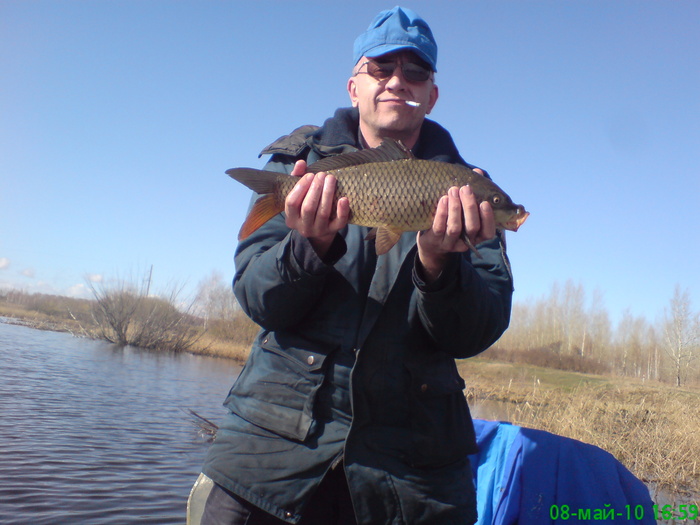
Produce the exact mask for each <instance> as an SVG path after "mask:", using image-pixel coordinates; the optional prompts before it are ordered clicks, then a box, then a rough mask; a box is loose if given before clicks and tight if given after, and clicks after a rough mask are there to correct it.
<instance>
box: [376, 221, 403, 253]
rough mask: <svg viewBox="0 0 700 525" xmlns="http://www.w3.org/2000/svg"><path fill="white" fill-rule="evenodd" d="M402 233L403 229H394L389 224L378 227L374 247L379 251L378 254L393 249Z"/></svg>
mask: <svg viewBox="0 0 700 525" xmlns="http://www.w3.org/2000/svg"><path fill="white" fill-rule="evenodd" d="M402 233H403V232H402V231H397V230H392V229H390V228H388V227H387V226H380V227H379V228H377V236H376V239H375V240H374V248H375V250H376V251H377V255H384V254H385V253H387V252H388V251H389V250H391V249H392V248H393V247H394V245H395V244H396V243H397V242H399V239H400V238H401V234H402Z"/></svg>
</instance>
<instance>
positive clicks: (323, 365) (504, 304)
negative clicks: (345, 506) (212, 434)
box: [203, 109, 512, 525]
mask: <svg viewBox="0 0 700 525" xmlns="http://www.w3.org/2000/svg"><path fill="white" fill-rule="evenodd" d="M358 126H359V122H358V114H357V111H356V110H354V109H341V110H338V111H337V112H336V115H335V116H334V117H333V118H331V119H329V120H328V121H326V123H325V124H324V126H323V127H322V128H320V129H317V130H315V131H312V129H311V128H304V129H301V130H300V131H298V132H297V133H295V134H292V135H291V136H289V137H283V138H282V139H280V140H278V141H277V142H276V143H275V144H273V145H272V146H271V147H269V148H268V149H266V150H265V151H264V153H272V154H273V157H272V159H271V162H270V163H269V164H268V166H267V169H273V170H280V171H286V172H289V171H291V167H292V165H293V163H294V161H295V160H296V159H298V158H306V159H307V161H308V162H309V163H311V162H313V161H314V160H316V159H318V158H321V157H324V156H328V155H335V154H340V153H344V152H348V151H353V150H355V149H357V148H359V142H358V136H357V134H358V129H359V127H358ZM413 151H414V154H415V155H416V156H417V157H418V158H424V159H434V160H441V161H445V162H455V163H464V161H463V160H462V158H461V157H460V155H459V153H458V152H457V149H456V147H455V145H454V143H453V141H452V138H451V137H450V135H449V133H448V132H447V131H446V130H444V129H443V128H442V127H440V126H439V125H437V124H436V123H434V122H432V121H428V120H426V121H425V123H424V124H423V128H422V130H421V136H420V139H419V141H418V143H417V144H416V147H415V148H414V150H413ZM367 231H368V229H367V228H363V227H359V226H354V225H350V226H348V227H347V228H345V229H344V230H342V231H341V232H340V234H339V236H338V237H337V238H336V241H335V243H334V245H333V247H332V248H331V250H330V252H329V254H328V255H327V256H326V258H325V260H321V259H319V257H318V256H317V255H316V253H315V252H314V250H313V249H312V248H311V246H310V244H309V243H308V241H307V240H306V239H304V238H303V237H301V236H300V235H299V234H298V233H297V232H295V231H290V230H289V228H287V227H286V225H285V223H284V218H283V217H282V216H281V215H280V216H277V217H276V218H274V219H272V220H271V221H269V222H268V223H266V224H265V225H263V227H261V228H260V229H259V230H258V231H256V232H255V233H254V234H253V235H251V236H250V237H249V238H247V239H245V240H244V241H242V242H240V243H239V245H238V249H237V252H236V259H235V262H236V276H235V279H234V290H235V293H236V297H237V298H238V301H239V302H240V305H241V307H242V308H243V309H244V310H245V312H246V313H247V314H248V315H249V316H250V317H251V318H252V319H253V320H254V321H255V322H257V323H258V324H259V325H260V326H261V327H262V331H261V332H260V334H259V335H258V337H257V339H256V340H255V343H254V344H253V347H252V349H251V353H250V357H249V359H248V362H247V363H246V366H245V367H244V369H243V371H242V372H241V375H240V377H239V378H238V379H237V381H236V382H235V384H234V386H233V388H232V389H231V392H230V395H229V396H228V398H227V399H226V401H225V405H226V406H227V407H228V408H229V409H230V411H231V413H230V415H229V416H228V417H227V418H226V420H225V421H224V423H223V425H222V428H221V430H220V432H219V435H218V437H217V439H216V441H215V443H214V444H213V445H212V447H211V449H210V452H209V455H208V457H207V460H206V463H205V467H204V469H203V471H204V473H205V474H207V475H208V476H209V477H211V478H212V479H213V480H214V481H215V482H217V483H219V484H220V485H222V486H224V487H226V488H228V489H229V490H231V491H233V492H235V493H237V494H239V495H240V496H242V497H243V498H245V499H247V500H248V501H250V502H251V503H253V504H255V505H257V506H259V507H261V508H263V509H265V510H266V511H268V512H270V513H272V514H274V515H276V516H278V517H280V518H282V519H285V520H287V521H289V522H292V523H295V522H296V521H298V520H299V518H300V517H301V513H302V512H303V507H304V503H305V502H306V501H307V500H308V497H309V495H310V494H311V493H312V492H313V490H314V489H315V487H316V486H317V485H318V483H320V480H321V479H322V477H323V475H324V474H325V472H327V470H328V469H330V468H334V467H335V466H336V465H338V464H341V463H340V460H341V459H342V460H343V463H342V464H341V465H343V466H344V468H345V471H346V475H347V478H348V482H349V486H350V489H351V492H352V497H353V505H354V507H355V510H356V514H357V519H358V523H362V524H373V525H376V524H382V523H397V524H399V523H408V524H412V525H413V524H422V523H425V524H431V525H435V524H451V523H455V524H457V523H460V524H462V523H471V522H472V521H474V520H475V508H476V504H475V499H474V490H473V486H472V481H471V470H470V467H469V461H468V458H467V456H468V454H470V453H473V452H475V451H476V440H475V435H474V428H473V425H472V420H471V416H470V414H469V409H468V407H467V404H466V401H465V398H464V395H463V392H462V391H463V388H464V381H463V380H462V378H461V377H460V376H459V374H458V372H457V369H456V366H455V361H454V359H455V358H463V357H470V356H473V355H476V354H478V353H479V352H481V351H483V350H484V349H486V348H487V347H488V346H490V345H491V344H492V343H493V342H494V341H496V339H498V337H500V335H501V334H502V333H503V331H504V330H505V329H506V327H507V325H508V322H509V318H510V308H511V295H512V278H511V275H510V269H509V265H508V261H507V258H506V256H505V250H504V246H503V243H502V242H501V239H500V237H499V238H496V239H493V240H491V241H488V242H485V243H482V244H481V245H480V246H479V251H480V253H481V255H482V256H483V258H482V259H474V260H472V259H471V256H470V254H469V253H466V254H462V255H459V254H454V256H453V257H452V258H451V260H450V263H449V265H448V267H447V268H446V270H445V271H444V272H443V273H442V275H441V276H440V278H439V279H438V281H437V282H435V283H433V284H431V285H427V284H426V283H424V282H423V280H422V278H421V273H420V270H419V269H418V268H417V267H416V242H415V239H416V234H415V232H412V233H405V234H404V235H403V236H402V237H401V239H400V241H399V243H398V244H397V245H396V246H395V247H394V248H393V249H391V250H390V251H389V253H387V254H386V255H383V256H380V257H378V256H377V255H376V253H375V251H374V245H373V241H369V240H366V239H365V237H366V235H367Z"/></svg>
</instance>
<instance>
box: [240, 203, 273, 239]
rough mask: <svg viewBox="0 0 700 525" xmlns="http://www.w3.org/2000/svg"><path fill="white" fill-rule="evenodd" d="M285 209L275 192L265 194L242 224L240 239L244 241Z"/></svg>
mask: <svg viewBox="0 0 700 525" xmlns="http://www.w3.org/2000/svg"><path fill="white" fill-rule="evenodd" d="M283 211H284V206H283V205H280V204H279V203H278V202H277V199H276V198H275V196H274V195H273V194H268V195H263V196H262V197H260V198H259V199H258V200H256V201H255V204H253V208H252V209H251V210H250V213H249V214H248V217H246V219H245V222H244V223H243V226H241V231H240V232H239V233H238V240H239V241H242V240H243V239H245V238H246V237H248V236H249V235H250V234H251V233H253V232H254V231H255V230H257V229H258V228H260V226H262V225H263V224H265V223H266V222H267V221H269V220H270V219H272V218H273V217H274V216H275V215H277V214H278V213H281V212H283Z"/></svg>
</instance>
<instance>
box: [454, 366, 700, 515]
mask: <svg viewBox="0 0 700 525" xmlns="http://www.w3.org/2000/svg"><path fill="white" fill-rule="evenodd" d="M459 367H460V372H461V374H462V375H463V377H464V378H465V380H466V382H467V385H468V388H467V391H466V395H467V398H468V399H469V401H470V405H472V406H474V407H476V409H477V412H478V411H479V409H480V403H483V404H485V405H486V409H487V411H492V412H495V417H496V418H498V419H502V420H506V421H510V422H512V423H514V424H517V425H520V426H524V427H530V428H536V429H541V430H546V431H548V432H552V433H554V434H559V435H562V436H567V437H570V438H573V439H577V440H580V441H583V442H586V443H590V444H592V445H595V446H598V447H600V448H602V449H605V450H607V451H608V452H610V453H611V454H613V455H614V456H615V457H616V458H617V459H618V460H620V461H621V462H622V463H623V464H624V465H625V466H626V467H627V468H629V469H630V470H631V471H632V472H633V473H634V474H635V475H636V476H637V477H639V478H640V479H642V480H643V481H644V482H645V483H647V484H648V485H650V486H655V487H659V488H660V489H661V490H663V491H665V492H666V493H670V494H673V495H674V497H675V496H677V497H678V498H679V499H682V498H689V499H691V500H693V499H695V500H697V499H698V497H699V496H700V457H699V456H698V452H699V451H700V410H698V406H699V405H700V389H689V388H684V389H680V388H675V387H670V386H665V385H661V384H650V383H648V382H647V383H644V382H642V381H639V380H631V379H623V378H618V377H608V376H597V375H592V374H580V373H575V372H563V371H560V370H553V369H548V368H541V367H536V366H529V365H523V364H517V365H516V364H510V363H499V362H494V361H487V360H484V359H480V358H476V359H469V360H465V361H462V362H460V365H459ZM652 496H653V494H652ZM696 503H697V501H696Z"/></svg>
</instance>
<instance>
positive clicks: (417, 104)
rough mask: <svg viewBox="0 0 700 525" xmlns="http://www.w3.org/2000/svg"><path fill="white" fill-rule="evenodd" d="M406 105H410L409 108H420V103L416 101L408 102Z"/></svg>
mask: <svg viewBox="0 0 700 525" xmlns="http://www.w3.org/2000/svg"><path fill="white" fill-rule="evenodd" d="M406 104H408V105H409V106H413V107H414V108H417V107H418V106H420V102H416V101H415V100H407V101H406Z"/></svg>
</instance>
